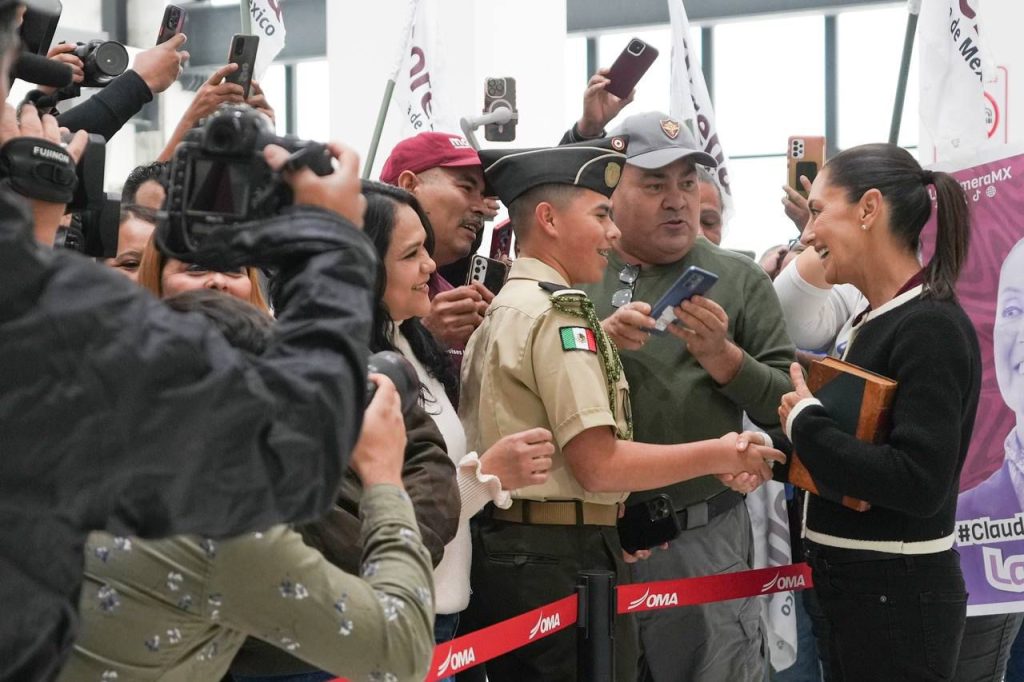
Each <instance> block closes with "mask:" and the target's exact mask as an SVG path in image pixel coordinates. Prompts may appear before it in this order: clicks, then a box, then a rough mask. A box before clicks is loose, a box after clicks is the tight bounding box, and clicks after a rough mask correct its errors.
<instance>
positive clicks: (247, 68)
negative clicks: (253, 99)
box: [224, 34, 260, 99]
mask: <svg viewBox="0 0 1024 682" xmlns="http://www.w3.org/2000/svg"><path fill="white" fill-rule="evenodd" d="M259 46H260V37H259V36H252V35H243V34H235V35H234V36H232V38H231V49H230V50H229V51H228V63H230V64H238V68H237V69H235V71H234V72H232V73H229V74H228V75H227V76H226V77H225V78H224V80H225V81H227V82H228V83H236V84H238V85H241V86H242V96H243V97H245V98H246V99H249V88H250V87H251V85H252V78H253V72H254V70H255V69H256V51H257V50H258V49H259Z"/></svg>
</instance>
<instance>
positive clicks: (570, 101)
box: [563, 34, 590, 128]
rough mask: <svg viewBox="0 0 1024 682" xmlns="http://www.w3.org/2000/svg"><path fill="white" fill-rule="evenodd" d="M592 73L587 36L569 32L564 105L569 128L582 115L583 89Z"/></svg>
mask: <svg viewBox="0 0 1024 682" xmlns="http://www.w3.org/2000/svg"><path fill="white" fill-rule="evenodd" d="M589 78H590V74H588V73H587V37H586V36H584V35H578V34H569V35H568V36H566V38H565V99H564V100H563V106H564V107H565V108H564V111H565V115H566V117H567V118H566V121H565V127H566V128H568V127H569V126H570V125H572V122H574V121H575V120H576V119H577V118H579V116H580V106H582V105H581V102H582V101H583V89H584V88H585V87H586V85H587V80H589Z"/></svg>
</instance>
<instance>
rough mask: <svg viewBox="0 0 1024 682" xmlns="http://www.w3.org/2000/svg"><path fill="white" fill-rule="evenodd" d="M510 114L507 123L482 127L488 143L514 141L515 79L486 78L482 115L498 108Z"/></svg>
mask: <svg viewBox="0 0 1024 682" xmlns="http://www.w3.org/2000/svg"><path fill="white" fill-rule="evenodd" d="M502 107H504V108H506V109H508V110H509V112H510V113H511V115H512V116H511V120H509V121H508V122H507V123H488V124H487V125H485V126H484V137H485V138H486V139H487V141H488V142H511V141H513V140H515V139H516V121H517V120H518V118H519V112H518V110H517V109H516V79H515V78H510V77H504V78H488V79H487V80H486V81H484V113H485V114H490V113H493V112H495V111H497V110H498V109H500V108H502Z"/></svg>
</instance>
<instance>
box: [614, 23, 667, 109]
mask: <svg viewBox="0 0 1024 682" xmlns="http://www.w3.org/2000/svg"><path fill="white" fill-rule="evenodd" d="M657 57H658V50H656V49H655V48H654V46H652V45H648V44H647V43H645V42H644V41H642V40H640V39H639V38H631V39H630V41H629V42H628V43H627V44H626V47H625V49H623V50H622V52H621V53H619V56H618V57H617V58H616V60H615V63H613V64H612V67H611V69H609V70H608V80H609V81H611V82H610V83H608V85H606V86H605V88H604V89H605V92H610V93H612V94H613V95H615V96H616V97H621V98H623V99H625V98H626V97H629V93H631V92H632V91H633V88H635V87H636V84H637V83H639V82H640V79H641V78H642V77H643V75H644V74H645V73H647V69H649V68H651V64H653V63H654V60H655V59H657Z"/></svg>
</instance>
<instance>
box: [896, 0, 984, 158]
mask: <svg viewBox="0 0 1024 682" xmlns="http://www.w3.org/2000/svg"><path fill="white" fill-rule="evenodd" d="M980 6H981V0H928V2H925V3H922V6H921V16H920V20H919V22H918V33H919V35H920V41H921V102H920V115H921V126H922V128H924V130H926V131H927V133H928V135H929V136H930V137H931V139H932V142H933V144H934V145H935V149H934V158H923V159H922V162H924V163H931V162H933V161H948V160H951V159H953V158H956V157H960V156H973V155H975V154H976V153H977V152H978V151H979V150H980V149H981V148H983V147H985V146H986V145H987V144H988V125H987V123H986V120H985V119H986V113H985V108H986V107H985V91H984V82H985V80H986V78H985V76H986V74H989V73H991V71H992V69H991V66H990V64H991V62H990V61H989V60H988V55H987V53H986V52H985V51H984V48H983V45H984V43H983V41H982V33H981V31H979V30H978V23H979V16H978V15H979V14H980V13H981V12H980ZM911 10H913V6H912V7H911ZM922 156H924V154H922Z"/></svg>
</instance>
